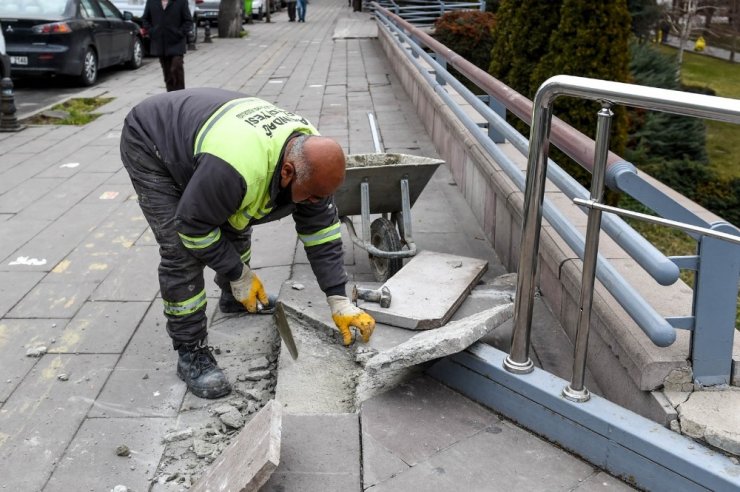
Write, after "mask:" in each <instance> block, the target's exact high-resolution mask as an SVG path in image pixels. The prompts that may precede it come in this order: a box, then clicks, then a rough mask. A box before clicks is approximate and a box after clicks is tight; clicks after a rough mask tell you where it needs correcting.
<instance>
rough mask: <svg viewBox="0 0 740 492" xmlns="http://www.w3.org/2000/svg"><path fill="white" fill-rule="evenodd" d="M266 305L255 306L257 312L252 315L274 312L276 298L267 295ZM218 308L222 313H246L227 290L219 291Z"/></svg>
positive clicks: (242, 306)
mask: <svg viewBox="0 0 740 492" xmlns="http://www.w3.org/2000/svg"><path fill="white" fill-rule="evenodd" d="M267 299H268V304H267V306H262V307H261V308H260V306H261V304H257V312H256V313H254V314H272V313H274V312H275V303H276V302H277V296H273V295H270V294H268V295H267ZM218 307H219V309H220V310H221V312H222V313H246V312H247V308H245V307H244V305H243V304H242V303H241V302H239V301H237V300H236V298H235V297H234V296H233V295H232V294H231V292H229V291H227V290H222V291H221V298H220V299H219V300H218Z"/></svg>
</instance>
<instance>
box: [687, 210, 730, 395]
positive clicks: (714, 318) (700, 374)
mask: <svg viewBox="0 0 740 492" xmlns="http://www.w3.org/2000/svg"><path fill="white" fill-rule="evenodd" d="M711 229H713V230H723V231H722V232H726V233H729V234H738V231H737V229H735V228H734V227H732V226H730V225H729V224H726V223H719V224H712V227H711ZM698 247H699V266H700V268H699V270H698V271H697V272H696V282H695V285H694V307H693V311H694V312H693V315H694V319H695V323H694V330H693V333H692V335H691V336H692V340H691V365H692V368H693V371H694V382H696V383H697V384H700V385H702V386H715V385H726V384H730V374H731V372H732V341H733V337H734V335H735V309H730V307H735V306H736V303H737V294H738V277H740V246H738V245H736V244H732V243H730V242H728V241H724V240H722V239H718V238H713V237H709V236H704V237H702V238H701V239H700V240H699V245H698Z"/></svg>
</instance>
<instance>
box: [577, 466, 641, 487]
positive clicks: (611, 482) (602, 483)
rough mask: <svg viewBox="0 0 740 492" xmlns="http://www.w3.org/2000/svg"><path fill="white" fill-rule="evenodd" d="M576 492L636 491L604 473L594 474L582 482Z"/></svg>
mask: <svg viewBox="0 0 740 492" xmlns="http://www.w3.org/2000/svg"><path fill="white" fill-rule="evenodd" d="M572 490H573V491H574V492H575V491H578V492H586V491H591V490H608V491H610V492H611V491H615V492H627V491H629V490H635V489H634V488H632V487H630V486H629V485H627V484H626V483H624V482H622V481H621V480H619V479H618V478H614V477H612V476H611V475H609V474H608V473H605V472H603V471H600V472H597V473H594V474H593V475H591V476H590V477H588V478H587V479H586V480H584V481H582V482H581V483H580V485H578V486H577V487H576V488H575V489H572Z"/></svg>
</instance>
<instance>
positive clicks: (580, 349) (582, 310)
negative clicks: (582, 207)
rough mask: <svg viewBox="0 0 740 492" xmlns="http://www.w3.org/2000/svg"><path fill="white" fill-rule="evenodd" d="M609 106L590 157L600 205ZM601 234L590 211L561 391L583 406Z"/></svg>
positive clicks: (600, 119)
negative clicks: (568, 366) (568, 370)
mask: <svg viewBox="0 0 740 492" xmlns="http://www.w3.org/2000/svg"><path fill="white" fill-rule="evenodd" d="M609 106H610V105H609V104H608V103H604V105H603V107H602V108H601V110H600V111H599V113H598V117H597V123H596V154H595V156H594V167H593V170H594V172H593V177H592V178H591V200H593V201H594V202H596V203H601V201H602V200H603V198H604V176H605V175H606V159H607V156H608V154H609V131H610V130H611V122H612V116H613V115H614V113H612V111H611V109H609ZM600 231H601V210H599V209H597V208H591V209H590V210H589V212H588V223H587V226H586V245H585V248H584V251H583V272H582V275H581V295H580V300H579V304H578V306H579V315H578V327H577V329H576V341H575V344H574V345H575V349H574V351H573V376H572V378H571V383H570V384H569V385H568V386H566V387H565V388H564V389H563V396H564V397H565V398H566V399H568V400H571V401H574V402H584V401H588V400H589V398H591V395H590V394H589V392H588V389H586V387H585V386H584V380H585V375H586V354H587V352H588V335H589V331H590V329H591V304H592V302H593V297H594V282H595V280H596V256H597V255H598V254H599V232H600Z"/></svg>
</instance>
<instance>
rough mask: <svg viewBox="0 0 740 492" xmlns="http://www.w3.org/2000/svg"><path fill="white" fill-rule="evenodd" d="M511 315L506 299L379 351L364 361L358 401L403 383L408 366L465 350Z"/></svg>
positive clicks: (511, 308)
mask: <svg viewBox="0 0 740 492" xmlns="http://www.w3.org/2000/svg"><path fill="white" fill-rule="evenodd" d="M513 315H514V303H512V302H509V303H507V304H503V305H500V306H496V307H493V308H491V309H487V310H485V311H481V312H480V313H477V314H473V315H471V316H468V317H467V318H463V319H460V320H458V321H452V322H450V323H447V324H446V325H445V326H442V327H441V328H438V329H436V330H430V331H425V332H423V333H419V334H417V335H415V336H413V337H411V338H410V339H409V340H407V341H405V342H403V343H401V344H399V345H397V346H395V347H393V348H390V349H388V350H385V351H383V352H379V353H378V354H377V355H375V356H373V357H371V358H370V359H369V360H367V362H366V363H365V372H364V373H363V374H362V375H361V376H360V382H359V385H358V390H357V392H358V399H359V401H363V400H365V399H367V398H369V397H371V396H373V395H374V394H376V393H378V392H379V391H380V390H382V389H384V388H388V387H392V386H394V385H397V384H399V383H400V382H402V381H403V380H404V379H406V378H407V377H408V376H409V373H408V368H411V367H414V366H418V365H419V364H423V363H424V362H428V361H430V360H434V359H438V358H440V357H445V356H447V355H450V354H454V353H457V352H460V351H462V350H465V349H466V348H467V347H469V346H470V345H472V344H473V343H475V342H477V341H478V340H479V339H480V338H481V337H483V336H484V335H486V334H487V333H489V332H490V331H491V330H493V329H495V328H496V327H497V326H500V325H501V324H502V323H504V322H505V321H507V320H508V319H510V318H511V317H512V316H513Z"/></svg>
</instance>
